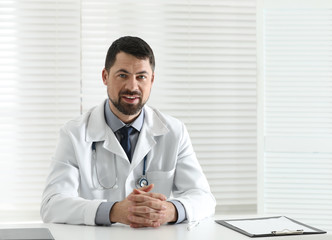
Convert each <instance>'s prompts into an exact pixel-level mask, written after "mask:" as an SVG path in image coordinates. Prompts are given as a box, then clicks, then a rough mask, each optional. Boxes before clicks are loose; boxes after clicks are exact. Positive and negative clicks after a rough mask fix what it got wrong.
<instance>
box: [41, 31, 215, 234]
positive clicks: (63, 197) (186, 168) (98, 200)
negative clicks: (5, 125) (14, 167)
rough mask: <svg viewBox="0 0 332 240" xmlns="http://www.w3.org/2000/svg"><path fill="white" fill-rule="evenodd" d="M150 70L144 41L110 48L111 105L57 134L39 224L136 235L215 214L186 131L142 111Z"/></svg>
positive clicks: (107, 80)
mask: <svg viewBox="0 0 332 240" xmlns="http://www.w3.org/2000/svg"><path fill="white" fill-rule="evenodd" d="M154 68H155V60H154V55H153V52H152V49H151V48H150V46H149V45H148V44H147V43H146V42H145V41H143V40H142V39H140V38H137V37H122V38H119V39H118V40H116V41H115V42H113V44H112V45H111V46H110V48H109V50H108V53H107V56H106V61H105V68H104V69H103V71H102V78H103V83H104V84H105V85H106V86H107V94H108V100H106V101H104V102H103V103H102V104H101V105H99V106H97V107H95V108H92V109H91V110H90V111H88V112H87V113H85V114H83V115H82V116H81V117H79V118H77V119H75V120H72V121H69V122H68V123H67V124H66V125H65V126H64V127H63V128H62V129H61V131H60V139H59V143H58V146H57V149H56V152H55V156H54V158H53V161H52V164H51V171H50V174H49V177H48V179H47V185H46V188H45V190H44V193H43V200H42V205H41V216H42V219H43V221H45V222H57V223H69V224H87V225H95V224H96V225H111V224H112V223H116V222H119V223H123V224H128V225H130V226H131V227H134V228H138V227H159V226H160V225H162V224H165V223H179V222H182V221H184V220H187V221H196V220H199V219H202V218H205V217H208V216H211V215H213V214H214V209H215V199H214V197H213V195H212V194H211V192H210V187H209V184H208V182H207V180H206V178H205V176H204V174H203V172H202V169H201V167H200V165H199V163H198V161H197V159H196V156H195V153H194V150H193V147H192V145H191V142H190V138H189V135H188V132H187V130H186V128H185V126H184V125H183V124H182V123H181V122H180V121H178V120H176V119H174V118H172V117H170V116H168V115H165V114H162V113H161V112H159V111H158V110H156V109H153V108H151V107H149V106H146V105H145V103H146V102H147V100H148V98H149V96H150V92H151V88H152V85H153V82H154V77H155V75H154ZM148 182H149V183H150V185H148Z"/></svg>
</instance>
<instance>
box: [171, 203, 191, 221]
mask: <svg viewBox="0 0 332 240" xmlns="http://www.w3.org/2000/svg"><path fill="white" fill-rule="evenodd" d="M169 202H171V203H173V205H174V206H175V208H176V211H177V212H178V219H177V220H176V221H175V222H172V224H177V223H181V222H183V221H184V220H186V219H187V217H186V210H185V209H184V206H183V205H182V203H181V202H179V201H177V200H171V201H169Z"/></svg>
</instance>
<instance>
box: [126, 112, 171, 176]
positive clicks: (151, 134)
mask: <svg viewBox="0 0 332 240" xmlns="http://www.w3.org/2000/svg"><path fill="white" fill-rule="evenodd" d="M144 111H145V116H144V123H143V127H142V129H141V132H140V135H139V138H138V141H137V144H136V147H135V151H134V154H133V158H132V163H131V166H130V170H133V169H134V168H135V167H136V166H137V165H138V164H139V163H140V162H141V161H143V159H144V157H145V156H146V155H147V154H149V152H150V151H151V149H152V148H153V146H154V145H155V144H156V143H157V142H156V140H155V138H156V137H157V136H161V135H164V134H166V133H167V132H168V131H169V129H168V128H167V126H166V125H165V123H164V122H163V121H162V120H161V119H160V118H159V116H158V115H157V114H156V112H155V110H153V109H152V108H150V107H148V106H145V107H144Z"/></svg>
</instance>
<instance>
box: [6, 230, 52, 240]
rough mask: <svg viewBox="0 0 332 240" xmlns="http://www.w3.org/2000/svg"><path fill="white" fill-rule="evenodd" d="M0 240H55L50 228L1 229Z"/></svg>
mask: <svg viewBox="0 0 332 240" xmlns="http://www.w3.org/2000/svg"><path fill="white" fill-rule="evenodd" d="M0 239H6V240H11V239H12V240H54V237H53V236H52V234H51V232H50V230H49V229H48V228H0Z"/></svg>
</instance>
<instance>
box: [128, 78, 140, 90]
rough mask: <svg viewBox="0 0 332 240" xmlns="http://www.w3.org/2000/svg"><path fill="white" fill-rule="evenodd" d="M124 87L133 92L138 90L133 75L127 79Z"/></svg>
mask: <svg viewBox="0 0 332 240" xmlns="http://www.w3.org/2000/svg"><path fill="white" fill-rule="evenodd" d="M126 87H127V88H128V89H129V90H131V91H134V90H137V89H138V82H137V79H136V76H135V75H132V76H130V77H129V78H128V81H127V83H126Z"/></svg>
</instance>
